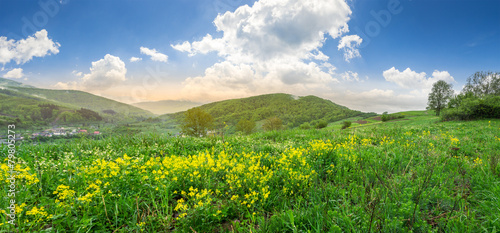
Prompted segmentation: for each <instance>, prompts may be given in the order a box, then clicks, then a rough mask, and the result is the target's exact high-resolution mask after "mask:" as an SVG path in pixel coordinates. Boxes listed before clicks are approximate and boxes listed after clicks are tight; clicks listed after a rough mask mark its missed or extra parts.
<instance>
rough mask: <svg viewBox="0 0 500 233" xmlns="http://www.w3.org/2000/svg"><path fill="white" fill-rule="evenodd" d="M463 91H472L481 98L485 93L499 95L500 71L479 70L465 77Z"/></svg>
mask: <svg viewBox="0 0 500 233" xmlns="http://www.w3.org/2000/svg"><path fill="white" fill-rule="evenodd" d="M462 92H463V93H472V94H473V95H474V96H476V97H479V98H482V97H484V96H487V95H497V96H498V95H500V72H495V73H494V72H491V71H488V72H484V71H479V72H476V73H474V74H473V75H471V76H470V77H469V78H467V84H466V85H465V87H464V89H463V90H462Z"/></svg>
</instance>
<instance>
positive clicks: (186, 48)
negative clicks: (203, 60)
mask: <svg viewBox="0 0 500 233" xmlns="http://www.w3.org/2000/svg"><path fill="white" fill-rule="evenodd" d="M170 46H171V47H172V48H173V49H175V50H177V51H180V52H185V53H189V56H193V55H196V54H195V53H193V50H192V48H191V43H189V41H184V43H182V44H176V45H173V44H171V45H170Z"/></svg>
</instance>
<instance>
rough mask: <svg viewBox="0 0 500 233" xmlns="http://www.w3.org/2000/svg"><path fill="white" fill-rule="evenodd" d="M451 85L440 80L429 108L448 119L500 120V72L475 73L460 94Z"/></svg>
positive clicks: (430, 96)
mask: <svg viewBox="0 0 500 233" xmlns="http://www.w3.org/2000/svg"><path fill="white" fill-rule="evenodd" d="M452 88H453V86H452V84H449V83H446V82H445V81H442V80H440V81H437V82H436V83H434V84H433V86H432V90H431V93H430V94H429V98H428V107H427V108H428V109H431V110H435V111H436V115H438V116H439V115H440V116H441V118H442V119H443V120H445V121H447V120H472V119H478V118H500V72H483V71H480V72H476V73H475V74H473V75H472V76H470V77H469V78H468V79H467V84H466V85H465V86H464V88H463V89H462V91H461V92H460V94H458V95H455V94H454V91H453V89H452Z"/></svg>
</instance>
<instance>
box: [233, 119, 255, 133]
mask: <svg viewBox="0 0 500 233" xmlns="http://www.w3.org/2000/svg"><path fill="white" fill-rule="evenodd" d="M254 129H255V121H251V120H240V121H239V122H238V124H236V130H238V131H241V132H243V133H245V134H250V133H252V132H253V130H254Z"/></svg>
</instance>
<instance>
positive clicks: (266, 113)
mask: <svg viewBox="0 0 500 233" xmlns="http://www.w3.org/2000/svg"><path fill="white" fill-rule="evenodd" d="M200 108H201V109H203V110H204V111H206V112H208V113H209V114H211V115H212V116H213V117H214V118H215V120H216V121H217V122H218V123H219V124H221V123H223V122H226V123H228V124H232V125H235V124H237V123H238V121H240V120H242V119H247V120H252V121H256V122H257V121H261V120H265V119H267V118H270V117H279V118H280V119H281V120H282V121H283V123H284V124H286V125H288V126H290V127H297V126H300V125H301V124H302V123H314V122H317V121H320V120H323V121H326V122H332V121H338V120H342V119H345V118H349V117H353V116H359V115H362V114H364V113H362V112H360V111H354V110H350V109H348V108H347V107H344V106H340V105H338V104H335V103H333V102H332V101H330V100H326V99H322V98H319V97H316V96H303V97H296V96H293V95H289V94H281V93H280V94H268V95H260V96H254V97H249V98H242V99H231V100H225V101H219V102H214V103H210V104H205V105H202V106H200ZM184 113H185V112H179V113H174V114H166V115H162V116H161V117H160V118H164V119H168V118H170V119H172V118H173V119H176V120H177V121H178V122H180V121H181V120H182V119H183V117H184Z"/></svg>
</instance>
